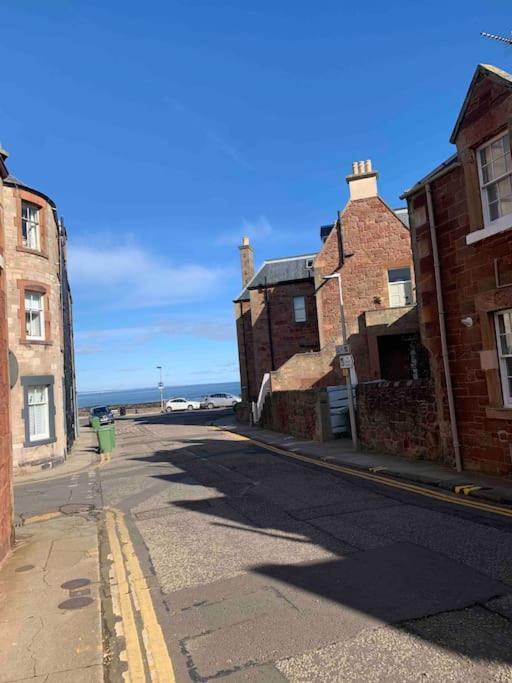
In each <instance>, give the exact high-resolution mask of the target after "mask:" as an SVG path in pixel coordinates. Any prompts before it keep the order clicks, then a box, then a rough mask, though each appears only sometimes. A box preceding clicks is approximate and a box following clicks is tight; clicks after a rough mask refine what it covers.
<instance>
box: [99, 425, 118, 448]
mask: <svg viewBox="0 0 512 683" xmlns="http://www.w3.org/2000/svg"><path fill="white" fill-rule="evenodd" d="M97 433H98V446H99V448H100V453H112V449H113V447H114V445H113V443H112V430H111V428H110V426H105V427H99V428H98V430H97Z"/></svg>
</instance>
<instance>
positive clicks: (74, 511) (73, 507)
mask: <svg viewBox="0 0 512 683" xmlns="http://www.w3.org/2000/svg"><path fill="white" fill-rule="evenodd" d="M93 507H94V505H87V504H86V503H68V504H67V505H62V507H60V508H59V510H60V511H61V512H62V514H63V515H79V514H81V513H82V512H90V511H91V510H92V509H93Z"/></svg>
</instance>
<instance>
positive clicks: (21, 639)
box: [0, 516, 103, 683]
mask: <svg viewBox="0 0 512 683" xmlns="http://www.w3.org/2000/svg"><path fill="white" fill-rule="evenodd" d="M11 681H18V682H19V681H31V682H32V681H34V683H39V682H41V683H43V682H44V683H65V682H67V681H73V683H93V682H99V681H103V647H102V626H101V602H100V573H99V560H98V536H97V527H96V520H94V519H92V518H91V519H89V518H87V517H86V516H67V517H66V516H63V517H59V518H56V519H52V520H51V521H46V522H39V523H36V524H31V525H28V526H26V527H23V529H21V530H20V531H19V532H18V533H17V542H16V547H15V549H14V551H13V553H12V555H11V556H10V557H8V559H7V560H6V562H5V563H4V564H3V565H2V568H1V569H0V683H10V682H11Z"/></svg>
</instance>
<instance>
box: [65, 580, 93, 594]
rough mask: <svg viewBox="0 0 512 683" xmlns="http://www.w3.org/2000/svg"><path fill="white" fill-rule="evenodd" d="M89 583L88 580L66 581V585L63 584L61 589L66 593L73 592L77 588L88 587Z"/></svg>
mask: <svg viewBox="0 0 512 683" xmlns="http://www.w3.org/2000/svg"><path fill="white" fill-rule="evenodd" d="M90 583H91V582H90V581H89V579H71V581H66V583H63V584H62V586H61V588H64V590H67V591H74V590H76V589H77V588H83V587H84V586H88V585H89V584H90Z"/></svg>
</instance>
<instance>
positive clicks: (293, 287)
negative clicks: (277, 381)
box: [250, 281, 319, 396]
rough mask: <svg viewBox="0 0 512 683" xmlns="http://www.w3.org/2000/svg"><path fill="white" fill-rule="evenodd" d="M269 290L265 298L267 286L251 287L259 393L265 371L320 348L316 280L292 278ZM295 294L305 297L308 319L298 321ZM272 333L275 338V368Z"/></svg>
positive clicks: (255, 363)
mask: <svg viewBox="0 0 512 683" xmlns="http://www.w3.org/2000/svg"><path fill="white" fill-rule="evenodd" d="M266 293H267V299H266V300H265V290H264V289H261V290H251V291H250V295H251V317H252V334H253V345H254V366H255V384H256V396H257V395H258V392H259V388H260V385H261V381H262V379H263V375H264V374H265V373H267V372H270V371H271V370H272V369H274V370H277V369H278V368H280V367H281V366H282V365H283V364H284V363H286V361H287V360H288V359H289V358H291V357H292V356H293V355H295V354H296V353H304V352H309V351H317V350H318V349H319V339H318V322H317V315H316V306H315V289H314V284H313V282H307V281H305V282H292V283H286V284H281V285H277V286H275V287H268V288H267V290H266ZM294 296H304V297H305V300H306V316H307V320H306V321H305V322H301V323H297V322H295V319H294V311H293V297H294ZM269 311H270V333H269V320H268V316H269ZM269 335H270V336H271V337H272V341H273V350H274V367H273V368H272V359H271V345H270V342H269Z"/></svg>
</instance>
